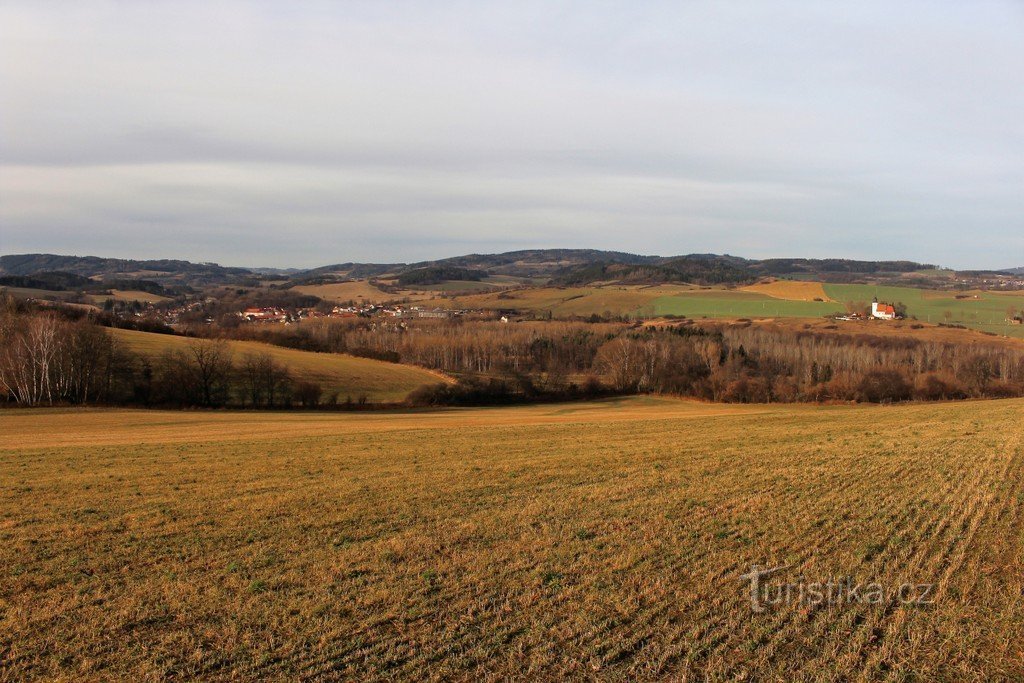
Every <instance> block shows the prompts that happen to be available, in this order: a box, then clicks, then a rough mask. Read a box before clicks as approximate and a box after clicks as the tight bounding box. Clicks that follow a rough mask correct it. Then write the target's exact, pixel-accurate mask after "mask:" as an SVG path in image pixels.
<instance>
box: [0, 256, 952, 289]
mask: <svg viewBox="0 0 1024 683" xmlns="http://www.w3.org/2000/svg"><path fill="white" fill-rule="evenodd" d="M933 268H935V266H933V265H930V264H923V263H916V262H913V261H858V260H852V259H805V258H774V259H762V260H757V259H746V258H742V257H739V256H732V255H729V254H687V255H682V256H651V255H641V254H631V253H628V252H620V251H602V250H598V249H523V250H518V251H509V252H504V253H500V254H466V255H463V256H454V257H451V258H445V259H439V260H434V261H420V262H418V263H352V262H349V263H338V264H334V265H327V266H321V267H319V268H311V269H308V270H291V269H289V270H287V271H285V270H274V269H270V268H260V269H255V268H253V269H250V268H235V267H226V266H221V265H218V264H216V263H193V262H190V261H182V260H175V259H156V260H134V259H116V258H103V257H99V256H62V255H58V254H12V255H7V256H0V275H6V276H32V275H36V274H38V273H53V272H61V273H70V274H74V275H78V276H82V277H104V278H109V277H111V276H124V275H129V274H132V275H135V276H137V277H143V276H144V277H145V278H146V279H149V280H153V281H156V282H160V283H162V284H168V283H169V282H183V283H189V284H215V283H230V282H239V281H243V280H245V279H251V278H257V277H261V276H269V274H270V273H278V274H280V276H283V277H290V278H291V279H293V280H309V279H311V278H329V277H344V278H355V279H362V278H373V277H382V276H389V277H394V278H396V279H399V280H400V281H401V280H417V279H423V277H424V275H423V274H428V275H429V276H441V275H443V274H444V273H446V272H449V273H452V274H455V275H454V276H457V277H456V278H455V279H476V278H477V277H484V276H487V275H509V276H517V277H541V278H551V279H552V280H553V281H555V282H557V283H562V284H582V283H586V282H594V281H601V280H616V281H637V282H639V281H644V282H696V283H703V284H725V283H741V282H746V281H751V280H755V279H757V278H760V277H765V276H794V275H805V276H807V275H810V276H818V275H827V274H833V275H844V274H845V275H871V274H878V273H909V272H914V271H918V270H927V269H933ZM403 275H404V277H403ZM428 279H437V278H436V277H429V278H428ZM449 279H450V278H449Z"/></svg>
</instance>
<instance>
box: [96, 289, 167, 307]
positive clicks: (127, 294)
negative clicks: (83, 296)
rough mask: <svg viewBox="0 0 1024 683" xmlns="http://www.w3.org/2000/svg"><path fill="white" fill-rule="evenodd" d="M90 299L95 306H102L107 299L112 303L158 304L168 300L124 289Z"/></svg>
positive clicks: (156, 295)
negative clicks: (136, 302) (112, 301)
mask: <svg viewBox="0 0 1024 683" xmlns="http://www.w3.org/2000/svg"><path fill="white" fill-rule="evenodd" d="M91 298H92V300H93V302H94V303H97V304H102V303H103V302H105V301H106V300H108V299H113V300H114V301H139V302H142V303H159V302H161V301H168V300H169V299H168V297H166V296H160V295H159V294H152V293H150V292H143V291H139V290H125V289H112V290H110V294H94V295H92V296H91Z"/></svg>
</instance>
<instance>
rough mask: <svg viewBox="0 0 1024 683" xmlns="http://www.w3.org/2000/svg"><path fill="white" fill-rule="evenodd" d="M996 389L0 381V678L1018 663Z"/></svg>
mask: <svg viewBox="0 0 1024 683" xmlns="http://www.w3.org/2000/svg"><path fill="white" fill-rule="evenodd" d="M1022 411H1024V402H1022V401H1020V400H1011V401H981V402H965V403H958V404H957V403H952V404H927V405H903V406H895V407H878V406H831V407H829V406H824V407H823V406H778V405H776V406H765V405H761V406H730V405H713V404H703V403H697V402H688V401H679V400H671V399H653V398H637V399H629V400H621V401H604V402H596V403H579V404H571V405H544V406H529V407H517V408H494V409H464V410H445V411H438V412H418V411H405V412H394V413H365V414H337V413H315V412H282V413H256V412H230V411H212V412H209V411H208V412H202V411H190V412H170V411H147V410H95V409H93V410H68V409H57V410H4V411H0V433H3V434H4V435H5V439H4V440H3V443H0V680H4V681H35V680H40V681H41V680H61V681H94V680H140V681H165V680H181V681H189V680H204V681H257V680H259V681H264V680H275V681H295V680H346V681H348V680H353V681H354V680H373V681H391V680H436V681H447V680H459V681H469V680H545V681H546V680H551V681H556V680H557V681H563V680H606V681H655V680H658V681H661V680H679V681H705V680H712V681H723V682H724V681H734V680H735V681H740V680H746V681H780V682H781V681H874V680H886V681H987V680H1000V681H1008V680H1024V651H1022V643H1024V573H1022V572H1021V567H1022V566H1024V477H1022V476H1021V472H1022V471H1024V447H1022V436H1024V432H1022V428H1021V425H1020V416H1021V414H1022ZM754 564H757V565H759V566H762V567H763V566H771V567H776V566H780V565H781V566H785V567H786V569H785V570H784V571H782V572H781V573H779V574H778V576H777V578H776V579H773V580H774V581H780V582H781V581H795V580H799V577H804V578H803V580H804V581H808V582H810V581H814V582H824V581H827V580H831V579H833V577H842V576H849V577H852V579H854V580H856V581H857V582H858V583H864V584H867V583H873V582H878V583H880V584H881V585H884V586H885V587H887V590H890V591H891V590H892V589H894V588H895V587H897V586H899V585H901V584H903V583H911V584H913V585H915V586H916V585H918V584H929V585H931V586H932V588H931V589H930V591H929V599H930V600H931V602H930V603H929V604H926V605H914V604H905V603H904V602H901V601H898V600H896V599H894V598H886V599H885V600H884V601H881V602H876V603H871V602H865V601H863V600H862V601H859V602H842V601H840V602H835V603H832V604H829V605H827V606H821V605H816V604H804V603H800V602H797V601H795V600H791V601H788V602H780V603H778V604H770V605H768V606H764V605H762V607H763V609H764V611H762V612H757V611H754V609H753V606H752V604H751V601H750V590H749V583H748V582H747V581H745V580H744V579H743V578H742V577H743V576H744V575H745V574H746V573H747V572H749V571H750V568H751V566H752V565H754Z"/></svg>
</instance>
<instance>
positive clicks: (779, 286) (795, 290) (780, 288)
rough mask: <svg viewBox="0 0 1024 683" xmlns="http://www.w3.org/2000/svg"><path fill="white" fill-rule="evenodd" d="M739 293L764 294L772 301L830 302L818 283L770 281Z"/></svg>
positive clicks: (748, 287) (744, 288) (754, 285)
mask: <svg viewBox="0 0 1024 683" xmlns="http://www.w3.org/2000/svg"><path fill="white" fill-rule="evenodd" d="M741 291H744V292H754V293H755V294H764V295H766V296H770V297H772V298H773V299H785V300H787V301H831V300H832V299H830V298H829V297H828V295H827V294H825V288H824V287H822V285H821V283H820V282H799V281H796V280H770V281H765V282H758V283H757V284H753V285H750V286H747V287H742V288H741Z"/></svg>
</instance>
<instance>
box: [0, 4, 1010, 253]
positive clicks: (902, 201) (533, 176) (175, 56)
mask: <svg viewBox="0 0 1024 683" xmlns="http://www.w3.org/2000/svg"><path fill="white" fill-rule="evenodd" d="M542 247H570V248H597V249H615V250H621V251H628V252H634V253H642V254H661V255H674V254H686V253H694V252H701V253H705V252H714V253H731V254H736V255H740V256H747V257H751V258H763V257H773V256H774V257H779V256H793V257H797V256H800V257H845V258H865V259H890V258H900V259H912V260H917V261H925V262H930V263H937V264H941V265H945V266H950V267H959V268H968V267H976V268H994V267H1011V266H1020V265H1024V0H1005V1H1002V2H986V1H984V0H971V2H963V1H962V0H955V1H947V2H943V1H941V0H930V1H928V2H896V3H894V2H891V1H885V2H861V1H858V2H845V1H844V2H838V1H836V2H831V1H827V0H814V1H809V2H773V1H770V0H759V1H757V2H743V1H731V2H701V1H698V0H687V1H681V0H674V1H672V2H644V1H642V0H636V1H633V2H602V1H600V0H589V1H587V2H553V1H547V2H530V1H528V0H527V1H519V0H517V1H516V2H502V3H493V2H486V1H484V0H476V1H467V2H459V1H449V0H433V1H431V2H401V1H395V2H380V1H372V2H358V1H354V0H353V1H340V2H324V3H319V2H301V1H298V2H296V1H280V2H269V1H268V2H245V3H235V2H217V1H216V0H206V1H204V2H196V3H192V2H188V1H187V0H175V1H174V2H160V1H158V0H154V1H147V2H126V1H109V2H94V1H92V0H75V1H74V2H58V1H55V0H29V1H25V2H20V1H18V0H0V254H2V253H23V252H53V253H62V254H79V255H85V254H93V255H100V256H114V257H125V258H183V259H188V260H192V261H216V262H219V263H222V264H226V265H243V266H277V267H306V266H316V265H323V264H327V263H339V262H346V261H372V262H401V261H419V260H427V259H434V258H443V257H445V256H454V255H459V254H465V253H474V252H475V253H491V252H500V251H509V250H513V249H524V248H542Z"/></svg>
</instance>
